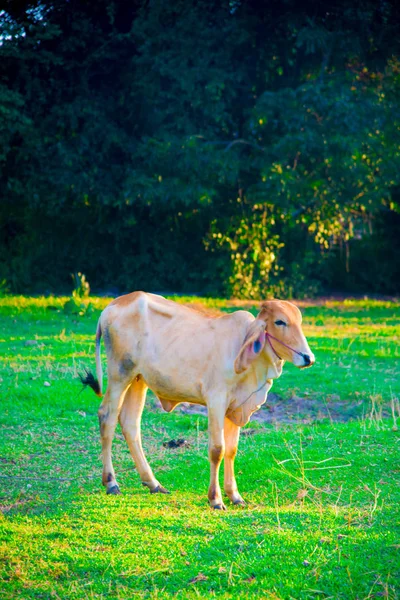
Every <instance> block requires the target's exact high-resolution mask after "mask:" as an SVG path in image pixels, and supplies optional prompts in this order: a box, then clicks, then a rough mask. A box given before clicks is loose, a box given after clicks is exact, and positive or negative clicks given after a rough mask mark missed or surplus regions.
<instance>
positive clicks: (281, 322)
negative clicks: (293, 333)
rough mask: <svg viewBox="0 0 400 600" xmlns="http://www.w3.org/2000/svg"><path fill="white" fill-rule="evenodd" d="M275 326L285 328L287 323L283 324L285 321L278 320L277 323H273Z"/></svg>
mask: <svg viewBox="0 0 400 600" xmlns="http://www.w3.org/2000/svg"><path fill="white" fill-rule="evenodd" d="M275 325H282V326H283V327H286V325H287V323H285V321H281V319H279V320H278V321H275Z"/></svg>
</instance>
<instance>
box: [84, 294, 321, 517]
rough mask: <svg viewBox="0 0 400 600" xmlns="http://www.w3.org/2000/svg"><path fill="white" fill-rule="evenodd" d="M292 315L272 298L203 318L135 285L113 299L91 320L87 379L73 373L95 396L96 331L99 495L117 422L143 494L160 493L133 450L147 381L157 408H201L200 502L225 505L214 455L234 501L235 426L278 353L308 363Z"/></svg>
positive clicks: (111, 485)
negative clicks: (206, 472) (204, 496)
mask: <svg viewBox="0 0 400 600" xmlns="http://www.w3.org/2000/svg"><path fill="white" fill-rule="evenodd" d="M301 322H302V317H301V313H300V310H299V309H298V308H297V307H296V306H295V305H294V304H292V303H290V302H286V301H281V300H268V301H266V302H263V303H262V305H261V310H260V312H259V314H258V315H257V317H256V318H255V317H254V316H253V315H252V314H251V313H250V312H248V311H245V310H237V311H235V312H232V313H229V314H224V315H221V316H209V315H207V314H202V313H201V312H199V311H197V310H194V309H192V308H189V307H187V306H184V305H182V304H178V303H176V302H173V301H171V300H167V299H166V298H164V297H163V296H159V295H156V294H150V293H145V292H133V293H131V294H126V295H124V296H120V297H119V298H116V299H115V300H113V301H112V302H111V303H110V304H109V305H108V306H107V307H106V308H105V310H104V311H103V312H102V313H101V316H100V319H99V322H98V326H97V331H96V377H95V376H94V375H93V374H92V373H91V372H90V371H86V374H85V375H84V376H82V377H81V380H82V383H83V384H84V385H89V386H90V387H92V389H93V390H94V391H95V392H96V394H97V395H98V396H100V397H103V396H102V377H103V374H102V366H101V357H100V341H101V337H103V340H104V345H105V350H106V355H107V373H108V385H107V391H106V393H105V395H104V398H103V400H102V403H101V405H100V409H99V412H98V416H99V423H100V435H101V446H102V462H103V475H102V482H103V485H104V486H105V487H106V491H107V494H119V493H120V489H119V486H118V484H117V480H116V477H115V472H114V468H113V464H112V458H111V445H112V440H113V437H114V432H115V428H116V425H117V422H118V420H119V422H120V425H121V428H122V432H123V434H124V437H125V439H126V442H127V444H128V446H129V450H130V453H131V455H132V458H133V460H134V462H135V465H136V468H137V471H138V473H139V475H140V478H141V481H142V484H143V485H145V486H147V487H148V488H149V490H150V492H151V493H153V494H154V493H157V492H159V493H163V494H167V493H169V492H168V491H167V490H166V489H165V488H164V487H163V486H162V485H161V484H160V482H159V481H158V480H157V479H156V478H155V476H154V475H153V472H152V470H151V468H150V465H149V464H148V462H147V460H146V457H145V455H144V452H143V448H142V442H141V430H140V426H141V416H142V412H143V407H144V403H145V399H146V393H147V389H148V388H150V390H152V392H153V393H154V394H155V395H156V396H157V397H158V399H159V400H160V402H161V405H162V407H163V408H164V410H166V411H167V412H171V411H172V410H174V408H175V407H176V406H177V405H178V404H179V403H180V402H189V403H192V404H199V405H202V406H206V407H207V410H208V433H209V448H208V450H209V460H210V485H209V489H208V500H209V504H210V506H211V507H212V508H213V509H220V510H225V505H224V502H223V500H222V494H221V488H220V484H219V478H218V473H219V468H220V464H221V461H222V459H223V458H224V459H225V468H224V490H225V493H226V495H227V496H228V498H229V499H230V500H231V502H232V503H233V504H236V505H244V504H245V503H244V500H243V498H242V496H241V495H240V493H239V491H238V487H237V484H236V479H235V473H234V461H235V456H236V452H237V447H238V440H239V434H240V428H241V427H243V426H244V425H246V423H248V421H249V419H250V417H251V415H252V413H253V412H254V411H256V410H258V409H259V408H260V407H261V405H262V404H263V403H264V402H265V400H266V397H267V393H268V391H269V390H270V388H271V386H272V383H273V380H274V379H277V378H278V377H280V375H281V373H282V367H283V365H284V362H285V360H286V361H289V362H291V363H293V364H294V365H295V366H296V367H299V368H300V369H303V368H305V367H310V366H311V365H313V364H314V362H315V357H314V354H313V353H312V352H311V350H310V348H309V346H308V343H307V340H306V338H305V336H304V334H303V332H302V329H301Z"/></svg>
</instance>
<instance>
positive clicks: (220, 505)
mask: <svg viewBox="0 0 400 600" xmlns="http://www.w3.org/2000/svg"><path fill="white" fill-rule="evenodd" d="M211 508H212V509H213V510H226V506H225V504H214V506H212V507H211Z"/></svg>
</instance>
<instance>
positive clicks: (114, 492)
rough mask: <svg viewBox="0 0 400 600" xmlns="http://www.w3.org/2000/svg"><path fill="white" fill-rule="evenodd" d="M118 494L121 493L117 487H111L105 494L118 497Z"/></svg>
mask: <svg viewBox="0 0 400 600" xmlns="http://www.w3.org/2000/svg"><path fill="white" fill-rule="evenodd" d="M120 493H121V491H120V489H119V487H118V486H117V485H113V486H112V487H110V488H107V494H111V495H112V496H118V494H120Z"/></svg>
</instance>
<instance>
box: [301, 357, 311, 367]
mask: <svg viewBox="0 0 400 600" xmlns="http://www.w3.org/2000/svg"><path fill="white" fill-rule="evenodd" d="M303 358H304V362H305V364H306V365H307V366H308V365H311V358H310V357H309V356H308V354H303Z"/></svg>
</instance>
